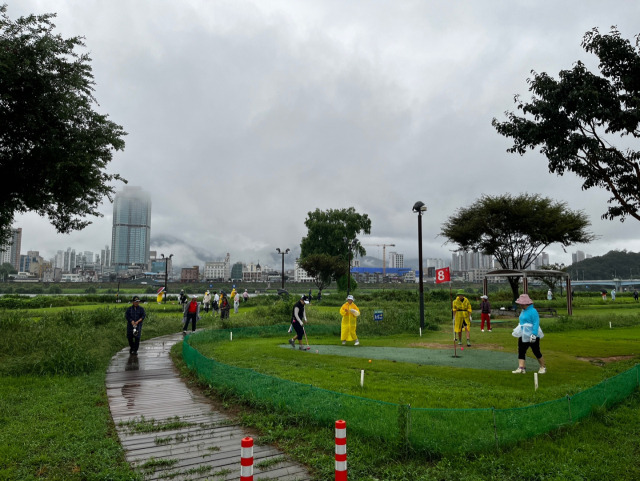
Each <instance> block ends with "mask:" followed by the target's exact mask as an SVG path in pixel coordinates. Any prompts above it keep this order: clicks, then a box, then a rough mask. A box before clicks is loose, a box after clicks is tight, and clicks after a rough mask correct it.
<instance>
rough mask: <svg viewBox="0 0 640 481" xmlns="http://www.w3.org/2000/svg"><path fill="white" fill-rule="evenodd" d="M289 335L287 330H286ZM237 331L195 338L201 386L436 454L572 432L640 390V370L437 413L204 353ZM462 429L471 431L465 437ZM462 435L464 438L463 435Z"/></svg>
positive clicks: (243, 333) (190, 355) (188, 349)
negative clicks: (555, 392)
mask: <svg viewBox="0 0 640 481" xmlns="http://www.w3.org/2000/svg"><path fill="white" fill-rule="evenodd" d="M284 329H286V326H284ZM320 331H324V332H322V333H323V334H337V333H338V332H339V327H338V328H335V327H333V326H314V332H315V333H318V334H319V333H320ZM282 332H283V326H260V327H245V328H235V329H233V337H234V339H242V338H250V337H271V336H281V334H282ZM229 337H230V330H206V331H201V332H199V333H196V334H192V335H190V336H188V337H187V338H186V339H185V340H184V342H183V344H182V354H183V358H184V361H185V363H186V364H187V366H188V367H189V369H191V370H194V371H195V372H196V373H197V376H198V377H199V378H200V380H201V381H203V382H206V383H207V384H209V385H211V386H214V387H216V388H217V389H222V390H229V391H230V392H233V393H234V394H236V395H238V396H240V397H241V398H243V399H245V400H246V401H248V402H250V403H252V404H254V405H258V406H268V407H269V408H271V409H275V410H281V411H288V412H289V411H290V410H291V407H292V406H295V410H296V411H297V412H299V413H301V414H304V415H305V416H307V417H308V418H309V419H312V420H314V421H315V422H317V423H319V424H321V425H325V426H333V425H334V423H335V421H336V420H338V419H344V420H345V421H347V426H348V428H349V430H350V431H354V432H358V433H360V434H362V435H365V436H368V437H370V438H376V439H380V440H381V441H385V442H388V443H391V444H395V445H398V446H401V447H403V448H411V449H415V450H419V451H426V452H430V453H451V452H458V453H459V452H477V451H487V450H492V449H498V448H500V447H506V446H508V445H510V444H513V443H515V442H517V441H520V440H524V439H527V438H531V437H534V436H537V435H539V434H543V433H546V432H549V431H552V430H554V429H558V428H561V427H563V426H568V425H571V424H573V423H575V422H576V421H578V420H580V419H582V418H584V417H585V416H587V415H589V414H590V413H591V412H592V411H593V410H594V409H599V408H602V407H610V406H612V405H614V404H616V403H619V402H620V401H622V400H624V399H625V398H626V397H627V396H629V395H630V394H632V393H633V392H634V391H635V390H636V389H637V388H638V387H639V386H640V364H637V365H635V366H634V367H632V368H631V369H629V370H627V371H625V372H623V373H621V374H618V375H617V376H614V377H612V378H609V379H606V380H605V381H603V382H601V383H599V384H597V385H595V386H593V387H591V388H589V389H586V390H584V391H582V392H580V393H577V394H574V395H573V396H566V397H564V398H561V399H556V400H553V401H548V402H544V403H540V404H535V405H532V406H526V407H521V408H510V409H493V408H488V409H431V408H412V407H410V406H408V405H401V404H394V403H387V402H382V401H376V400H373V399H367V398H362V397H358V396H352V395H349V394H342V393H337V392H333V391H328V390H326V389H321V388H317V387H314V386H312V385H308V384H301V383H296V382H292V381H288V380H284V379H280V378H276V377H272V376H269V375H266V374H261V373H258V372H256V371H254V370H252V369H245V368H239V367H235V366H230V365H227V364H223V363H220V362H217V361H215V360H214V359H210V358H207V357H205V356H203V355H202V354H200V353H199V352H198V350H197V345H198V344H199V343H201V342H211V341H214V342H215V341H222V340H225V339H229ZM456 426H464V430H463V431H464V432H462V433H460V430H459V429H458V428H456ZM457 433H458V434H457Z"/></svg>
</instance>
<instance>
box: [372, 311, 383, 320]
mask: <svg viewBox="0 0 640 481" xmlns="http://www.w3.org/2000/svg"><path fill="white" fill-rule="evenodd" d="M383 317H384V316H383V314H382V310H378V311H373V320H374V321H381V320H382V318H383Z"/></svg>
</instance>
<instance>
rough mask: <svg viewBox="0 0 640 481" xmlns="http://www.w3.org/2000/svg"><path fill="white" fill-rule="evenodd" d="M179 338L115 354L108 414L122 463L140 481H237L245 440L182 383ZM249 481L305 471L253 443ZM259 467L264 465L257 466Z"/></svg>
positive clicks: (302, 476)
mask: <svg viewBox="0 0 640 481" xmlns="http://www.w3.org/2000/svg"><path fill="white" fill-rule="evenodd" d="M177 342H182V334H173V335H170V336H164V337H158V338H155V339H151V340H149V341H144V342H142V343H141V344H140V350H139V351H138V355H137V356H133V355H130V354H129V348H127V349H123V350H122V351H120V352H119V353H118V354H116V355H115V356H114V357H113V358H112V360H111V364H110V366H109V368H108V370H107V378H106V386H107V396H108V398H109V407H110V409H111V416H112V417H113V421H114V423H115V425H116V429H117V431H118V436H119V437H120V442H121V444H122V446H123V448H124V450H125V453H126V457H127V460H128V461H129V463H131V465H132V466H133V467H134V468H136V469H137V470H138V471H140V472H142V473H144V477H145V479H149V480H152V479H172V480H196V479H209V480H220V481H222V480H231V479H233V480H238V479H240V441H241V439H242V438H244V437H246V436H248V435H249V434H248V433H246V432H245V431H243V429H242V428H241V427H240V426H238V425H237V424H236V423H235V422H234V421H233V419H232V418H230V417H228V416H226V415H225V414H222V413H219V412H216V411H214V410H213V408H212V406H211V404H210V403H209V402H208V400H207V399H206V398H205V397H204V396H202V395H200V394H198V393H196V392H193V391H192V390H191V389H189V388H188V387H187V386H186V384H185V383H184V382H183V381H182V379H180V376H179V375H178V372H177V370H176V368H175V367H174V366H173V363H172V362H171V359H170V357H169V350H170V349H171V347H172V346H173V345H174V344H176V343H177ZM253 456H254V478H255V479H256V480H262V479H265V480H266V479H279V480H284V481H294V480H300V481H302V480H309V479H311V477H310V476H309V474H308V472H307V470H306V468H305V467H304V466H302V465H299V464H296V463H293V462H291V461H290V460H288V459H287V458H286V457H285V456H284V455H283V453H282V452H280V451H278V450H277V449H275V448H273V447H270V446H261V445H255V446H254V451H253ZM261 463H262V464H261Z"/></svg>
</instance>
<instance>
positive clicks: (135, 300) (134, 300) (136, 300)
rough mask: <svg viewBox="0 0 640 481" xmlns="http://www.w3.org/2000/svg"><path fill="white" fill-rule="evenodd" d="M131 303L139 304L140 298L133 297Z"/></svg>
mask: <svg viewBox="0 0 640 481" xmlns="http://www.w3.org/2000/svg"><path fill="white" fill-rule="evenodd" d="M131 302H140V298H139V297H138V296H133V299H131Z"/></svg>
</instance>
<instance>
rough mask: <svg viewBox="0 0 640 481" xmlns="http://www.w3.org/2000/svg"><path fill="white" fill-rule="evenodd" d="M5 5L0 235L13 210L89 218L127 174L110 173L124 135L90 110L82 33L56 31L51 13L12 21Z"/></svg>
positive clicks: (0, 32) (1, 20) (0, 27)
mask: <svg viewBox="0 0 640 481" xmlns="http://www.w3.org/2000/svg"><path fill="white" fill-rule="evenodd" d="M6 10H7V7H6V5H4V6H0V168H1V170H2V174H3V178H5V179H9V180H10V181H9V182H5V183H4V187H3V189H2V190H0V241H5V240H6V239H8V237H9V235H10V232H11V224H12V223H13V219H14V216H15V214H16V213H24V212H28V211H33V212H36V213H38V214H39V215H41V216H46V217H48V218H49V220H50V221H51V223H52V224H53V226H54V227H55V228H56V229H57V231H58V232H61V233H67V232H70V231H72V230H76V229H82V228H83V227H85V226H87V225H88V224H90V221H88V220H86V219H85V217H86V216H88V215H92V216H101V214H100V213H99V212H98V211H97V208H98V206H99V204H100V202H101V201H102V200H103V198H104V197H105V196H107V197H108V198H109V199H110V200H111V194H113V193H114V191H115V188H114V187H113V186H110V185H109V183H110V182H112V181H114V180H123V181H124V179H122V178H121V177H120V176H119V175H118V174H107V173H106V167H107V164H108V163H109V162H110V161H111V159H112V153H113V151H114V150H120V149H123V148H124V141H123V140H122V138H123V137H124V136H125V135H126V133H125V132H124V130H123V129H122V127H121V126H119V125H117V124H115V123H113V122H111V121H109V120H108V119H107V116H106V115H101V114H98V113H96V112H94V111H93V109H92V106H93V104H94V103H95V99H94V97H93V95H92V92H93V86H94V81H93V76H92V73H91V66H90V65H89V62H90V58H89V57H88V56H87V55H86V54H79V53H77V52H76V49H77V48H80V47H84V43H83V41H82V38H80V37H72V38H68V39H65V38H62V37H61V36H60V35H56V34H54V33H53V29H54V28H55V25H54V24H53V23H52V21H51V20H52V18H53V17H54V16H55V15H53V14H47V15H41V16H35V15H30V16H28V17H21V18H19V19H17V20H16V21H15V22H14V21H11V20H10V19H9V17H8V16H7V13H6Z"/></svg>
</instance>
